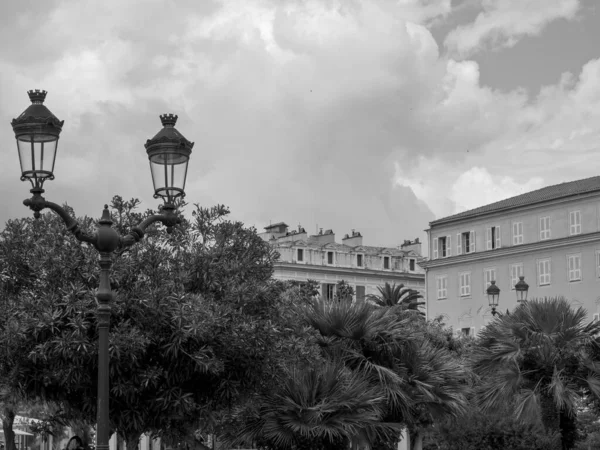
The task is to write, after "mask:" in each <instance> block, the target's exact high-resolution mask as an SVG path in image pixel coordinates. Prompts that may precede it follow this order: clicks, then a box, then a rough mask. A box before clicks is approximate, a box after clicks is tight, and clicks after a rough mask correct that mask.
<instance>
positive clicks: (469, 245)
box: [456, 231, 475, 255]
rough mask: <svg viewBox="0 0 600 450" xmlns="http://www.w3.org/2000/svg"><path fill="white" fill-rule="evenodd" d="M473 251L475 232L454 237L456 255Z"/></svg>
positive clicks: (467, 232) (466, 232)
mask: <svg viewBox="0 0 600 450" xmlns="http://www.w3.org/2000/svg"><path fill="white" fill-rule="evenodd" d="M474 251H475V232H474V231H465V232H464V233H458V234H457V235H456V254H457V255H462V254H463V253H473V252H474Z"/></svg>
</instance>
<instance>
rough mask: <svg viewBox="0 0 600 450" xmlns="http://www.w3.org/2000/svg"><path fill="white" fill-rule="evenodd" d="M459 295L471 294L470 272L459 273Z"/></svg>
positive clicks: (466, 295)
mask: <svg viewBox="0 0 600 450" xmlns="http://www.w3.org/2000/svg"><path fill="white" fill-rule="evenodd" d="M459 286H460V296H461V297H468V296H469V295H471V272H463V273H461V274H460V275H459Z"/></svg>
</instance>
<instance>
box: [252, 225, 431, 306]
mask: <svg viewBox="0 0 600 450" xmlns="http://www.w3.org/2000/svg"><path fill="white" fill-rule="evenodd" d="M260 236H261V237H262V238H263V239H264V240H265V241H268V242H269V243H270V244H271V245H272V246H273V247H274V248H275V249H276V250H277V251H278V252H279V254H280V255H281V256H280V260H279V261H278V262H277V263H276V264H275V274H274V277H275V278H276V279H279V280H297V281H306V280H307V279H311V280H315V281H317V282H318V283H319V289H320V292H321V295H324V296H325V297H326V298H333V296H334V295H335V286H336V284H337V283H338V282H339V281H342V280H344V281H346V282H347V283H348V284H349V285H351V286H352V287H353V288H354V291H355V293H356V297H357V298H359V299H362V298H364V297H365V296H366V295H369V294H378V291H377V287H378V286H383V285H384V284H385V283H386V282H387V283H390V284H394V283H396V284H400V283H402V284H404V285H405V286H406V287H410V288H412V289H415V290H418V291H419V292H421V293H423V294H424V293H425V273H424V270H423V269H422V268H421V267H420V266H419V262H420V261H421V260H422V259H423V258H422V256H421V242H419V239H415V240H414V241H404V243H403V244H402V245H401V246H400V247H399V248H393V247H374V246H370V245H363V237H362V235H361V234H360V232H358V231H355V230H352V232H351V233H350V234H346V235H345V236H344V238H343V239H342V243H341V244H339V243H337V242H335V234H334V233H333V231H332V230H326V231H323V229H321V230H320V231H319V233H318V234H315V235H312V236H308V235H307V233H306V230H305V229H304V228H302V227H300V226H299V227H298V229H297V230H292V231H288V225H287V224H285V223H283V222H279V223H275V224H273V225H269V226H268V227H265V232H264V233H261V234H260Z"/></svg>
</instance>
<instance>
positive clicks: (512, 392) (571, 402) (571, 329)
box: [472, 297, 600, 448]
mask: <svg viewBox="0 0 600 450" xmlns="http://www.w3.org/2000/svg"><path fill="white" fill-rule="evenodd" d="M585 319H586V312H585V310H584V309H583V308H577V309H574V308H572V307H571V305H570V304H569V302H567V301H566V300H565V299H564V298H563V297H557V298H544V299H543V300H531V301H529V302H528V303H527V304H525V305H524V306H522V307H518V308H516V309H515V310H514V311H513V312H512V313H511V314H510V315H504V316H502V317H499V318H496V319H495V320H494V321H493V322H491V323H490V324H489V325H488V326H487V327H486V328H485V329H484V330H483V331H482V332H481V333H480V335H479V339H478V342H477V345H476V346H475V347H474V350H473V358H472V363H473V368H474V370H475V372H476V373H477V374H478V375H479V376H480V378H481V383H480V387H479V397H478V398H479V403H480V405H481V407H482V409H483V410H484V411H486V412H487V411H493V410H496V409H498V408H501V407H503V405H505V404H506V401H507V399H510V400H514V401H513V402H512V407H513V411H514V415H515V416H516V417H517V418H519V419H523V420H527V421H529V422H533V423H535V422H537V421H539V420H540V418H541V422H542V424H543V425H544V427H545V429H546V430H547V431H548V432H558V431H560V432H561V434H562V442H563V446H564V448H572V447H573V445H574V442H575V439H576V435H575V433H574V431H575V426H574V422H575V418H576V415H575V413H576V405H577V402H578V400H579V399H580V398H581V397H582V396H590V397H598V396H600V369H599V367H600V366H599V365H598V362H599V361H600V346H599V341H598V338H597V337H596V336H597V334H598V333H599V332H600V324H598V323H587V322H586V320H585Z"/></svg>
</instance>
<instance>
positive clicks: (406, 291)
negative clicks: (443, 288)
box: [367, 283, 425, 317]
mask: <svg viewBox="0 0 600 450" xmlns="http://www.w3.org/2000/svg"><path fill="white" fill-rule="evenodd" d="M377 290H378V291H379V295H373V294H371V295H369V296H368V297H367V298H368V299H369V300H370V301H372V302H374V303H375V304H376V305H379V306H384V307H391V306H400V308H402V309H403V310H409V311H418V313H419V315H420V316H422V317H425V313H424V312H423V311H421V307H422V306H423V305H424V304H425V302H422V301H419V300H422V299H423V295H422V294H421V293H420V292H419V291H417V290H415V289H411V288H405V287H404V284H402V283H401V284H398V285H396V283H394V284H393V285H391V284H390V283H385V285H383V286H378V287H377Z"/></svg>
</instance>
